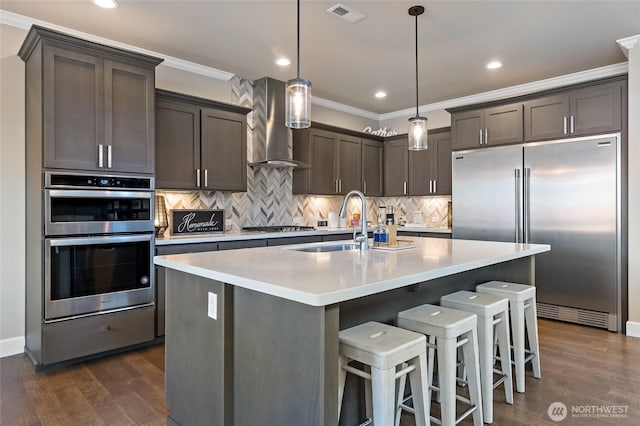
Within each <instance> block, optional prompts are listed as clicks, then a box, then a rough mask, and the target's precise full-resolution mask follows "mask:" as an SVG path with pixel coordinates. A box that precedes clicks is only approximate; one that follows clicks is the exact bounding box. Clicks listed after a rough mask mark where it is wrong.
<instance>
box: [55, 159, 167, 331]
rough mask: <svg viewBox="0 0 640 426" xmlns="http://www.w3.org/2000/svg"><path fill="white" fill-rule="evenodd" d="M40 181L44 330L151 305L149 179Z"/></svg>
mask: <svg viewBox="0 0 640 426" xmlns="http://www.w3.org/2000/svg"><path fill="white" fill-rule="evenodd" d="M44 178H45V190H44V209H45V221H44V228H45V229H44V235H45V239H44V250H45V253H44V265H45V268H44V274H45V277H44V282H45V288H44V293H45V294H44V296H45V297H44V305H45V306H44V312H45V318H44V320H45V322H55V321H59V320H62V319H69V318H73V317H78V316H85V315H93V314H96V313H102V312H110V311H114V310H121V309H129V308H133V307H138V306H145V305H152V304H153V301H154V298H155V284H154V281H155V280H154V277H153V271H154V268H153V265H152V261H153V252H154V244H153V241H154V239H153V238H154V233H153V231H154V192H153V191H154V179H153V178H152V177H144V176H118V175H95V174H84V173H75V172H74V173H65V172H51V171H48V172H45V176H44Z"/></svg>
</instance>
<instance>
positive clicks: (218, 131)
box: [200, 108, 247, 191]
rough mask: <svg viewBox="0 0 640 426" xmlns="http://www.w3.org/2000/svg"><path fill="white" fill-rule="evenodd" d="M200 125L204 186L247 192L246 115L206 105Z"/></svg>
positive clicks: (202, 184) (202, 110)
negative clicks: (210, 107)
mask: <svg viewBox="0 0 640 426" xmlns="http://www.w3.org/2000/svg"><path fill="white" fill-rule="evenodd" d="M200 126H201V134H200V156H201V157H200V158H201V164H202V175H201V187H202V188H203V189H210V190H218V191H246V190H247V130H246V128H247V127H246V116H245V115H243V114H236V113H232V112H228V111H219V110H215V109H209V108H203V109H201V114H200Z"/></svg>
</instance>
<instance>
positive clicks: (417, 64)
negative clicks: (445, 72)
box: [298, 0, 420, 117]
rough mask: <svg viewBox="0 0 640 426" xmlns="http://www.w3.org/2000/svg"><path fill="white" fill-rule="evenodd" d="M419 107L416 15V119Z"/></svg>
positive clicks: (418, 114)
mask: <svg viewBox="0 0 640 426" xmlns="http://www.w3.org/2000/svg"><path fill="white" fill-rule="evenodd" d="M298 1H299V0H298ZM418 105H419V103H418V15H416V117H418V116H420V113H419V111H418Z"/></svg>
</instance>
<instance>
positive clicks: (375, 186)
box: [362, 139, 384, 197]
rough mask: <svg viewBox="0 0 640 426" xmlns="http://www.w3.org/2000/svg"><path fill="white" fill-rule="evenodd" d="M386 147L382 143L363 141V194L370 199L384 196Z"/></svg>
mask: <svg viewBox="0 0 640 426" xmlns="http://www.w3.org/2000/svg"><path fill="white" fill-rule="evenodd" d="M383 159H384V145H383V143H382V142H378V141H374V140H369V139H362V192H363V193H364V195H367V196H370V197H382V196H383V195H384V181H383V168H384V163H383Z"/></svg>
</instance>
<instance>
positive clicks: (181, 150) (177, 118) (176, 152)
mask: <svg viewBox="0 0 640 426" xmlns="http://www.w3.org/2000/svg"><path fill="white" fill-rule="evenodd" d="M199 167H200V108H199V107H197V106H195V105H192V104H186V103H181V102H173V101H166V100H160V99H158V100H156V187H157V188H162V189H197V188H198V186H196V183H197V182H196V169H198V168H199Z"/></svg>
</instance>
